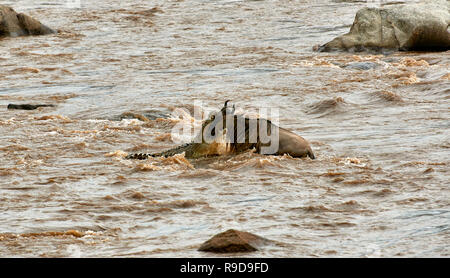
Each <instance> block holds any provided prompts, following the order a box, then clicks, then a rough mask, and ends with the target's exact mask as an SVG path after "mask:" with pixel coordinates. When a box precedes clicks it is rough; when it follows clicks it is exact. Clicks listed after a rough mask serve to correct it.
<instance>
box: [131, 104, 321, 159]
mask: <svg viewBox="0 0 450 278" xmlns="http://www.w3.org/2000/svg"><path fill="white" fill-rule="evenodd" d="M228 102H229V100H227V101H225V104H224V106H223V107H222V109H221V110H220V111H219V112H216V113H213V114H212V115H211V116H210V117H209V118H208V119H207V120H205V121H204V122H203V123H202V128H201V132H199V133H198V134H197V135H196V137H195V138H194V140H193V141H192V142H190V143H186V144H183V145H180V146H178V147H175V148H172V149H169V150H166V151H163V152H159V153H133V154H129V155H127V156H126V158H127V159H140V160H144V159H147V158H149V157H169V156H173V155H175V154H181V153H183V152H184V155H185V157H186V158H199V157H206V156H216V155H221V154H237V153H241V152H244V151H247V150H251V149H255V151H256V152H257V153H261V154H269V155H270V154H271V155H283V154H289V155H291V156H293V157H306V156H309V157H310V158H311V159H315V156H314V153H313V151H312V149H311V147H310V145H309V143H308V142H307V141H306V140H305V139H304V138H303V137H301V136H299V135H297V134H295V133H293V132H291V131H289V130H286V129H284V128H281V127H278V126H277V125H275V124H273V123H272V122H271V121H270V120H267V119H263V118H257V119H250V118H247V117H245V116H243V115H237V114H234V112H235V106H234V105H233V107H229V106H228ZM230 124H231V125H230ZM229 126H230V128H228V127H229ZM223 138H225V139H224V140H220V139H223ZM217 139H219V140H217ZM224 143H225V150H224V148H223V145H224Z"/></svg>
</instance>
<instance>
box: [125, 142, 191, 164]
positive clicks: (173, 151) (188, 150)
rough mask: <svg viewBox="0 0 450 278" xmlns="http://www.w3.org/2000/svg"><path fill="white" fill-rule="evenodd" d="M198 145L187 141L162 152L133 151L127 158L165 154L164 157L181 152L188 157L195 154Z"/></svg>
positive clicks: (142, 158) (144, 157)
mask: <svg viewBox="0 0 450 278" xmlns="http://www.w3.org/2000/svg"><path fill="white" fill-rule="evenodd" d="M197 145H199V144H198V143H193V142H191V143H186V144H183V145H181V146H178V147H175V148H172V149H169V150H166V151H163V152H160V153H132V154H129V155H127V156H126V157H125V158H126V159H139V160H145V159H147V158H149V157H159V156H163V157H169V156H173V155H176V154H180V153H183V152H184V153H185V155H186V157H191V156H193V155H194V153H195V151H196V149H197V147H198V146H197Z"/></svg>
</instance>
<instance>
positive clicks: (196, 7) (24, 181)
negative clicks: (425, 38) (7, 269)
mask: <svg viewBox="0 0 450 278" xmlns="http://www.w3.org/2000/svg"><path fill="white" fill-rule="evenodd" d="M3 2H4V3H3V4H6V5H11V6H12V7H13V8H14V9H16V10H17V11H19V12H25V13H27V14H29V15H31V16H33V17H35V18H37V19H39V20H41V21H42V22H43V23H45V24H47V25H48V26H50V27H52V28H55V29H57V30H58V31H59V32H58V33H57V34H54V35H48V36H40V37H20V38H5V39H1V40H0V256H1V257H211V256H222V255H213V254H209V253H202V252H199V251H197V248H198V247H199V246H200V245H201V243H203V242H204V241H206V240H207V239H209V238H210V237H212V236H213V235H214V234H217V233H219V232H222V231H224V230H227V229H231V228H234V229H238V230H244V231H248V232H252V233H255V234H258V235H260V236H263V237H266V238H268V239H271V240H274V241H276V242H277V244H273V245H268V246H265V247H263V248H262V250H261V251H258V252H255V253H248V254H244V255H238V254H235V255H232V256H246V257H323V256H326V257H344V256H345V257H372V256H373V257H448V256H450V182H449V180H450V172H449V166H450V159H449V158H450V137H449V136H450V110H449V107H450V71H449V66H450V52H449V51H447V52H398V53H385V54H368V53H353V54H351V53H316V52H313V50H312V47H313V46H314V45H317V44H322V43H325V42H327V41H329V40H331V39H332V38H333V37H335V36H337V35H339V34H342V33H345V32H347V30H348V29H349V27H350V26H351V24H352V22H353V18H354V14H355V13H356V11H357V10H358V9H360V8H361V7H364V6H366V5H367V3H364V1H331V0H330V1H326V0H323V1H268V0H264V1H226V0H224V1H220V0H217V1H200V0H191V1H187V0H186V1H182V0H181V1H145V2H144V1H135V0H132V1H126V2H124V1H118V0H117V1H115V0H98V1H81V2H80V3H81V6H80V7H78V8H71V7H68V6H67V3H66V1H24V0H19V1H3ZM75 2H76V1H75ZM381 2H382V3H384V4H390V3H391V2H399V1H381ZM400 2H401V1H400ZM371 3H372V4H373V3H375V2H374V1H371ZM376 5H378V6H379V5H380V4H379V3H377V4H376ZM226 99H231V100H232V101H233V103H235V105H236V109H237V111H240V112H249V111H258V109H259V108H260V107H272V108H276V109H278V110H279V125H280V126H282V127H285V128H287V129H289V130H292V131H294V132H296V133H297V134H299V135H301V136H303V137H304V138H305V139H307V140H308V141H309V142H310V143H311V146H312V148H313V150H314V152H315V155H316V159H315V160H311V159H309V158H303V159H301V158H291V157H289V156H263V155H259V154H255V153H252V152H246V153H242V154H239V155H235V156H222V157H217V158H204V159H195V160H188V159H186V158H184V157H183V155H178V156H175V157H170V158H150V159H148V160H145V161H133V160H125V159H123V156H124V154H125V153H131V152H157V151H161V150H164V149H168V148H171V147H173V146H175V145H176V144H175V143H174V142H172V141H171V137H170V132H171V128H172V127H173V126H174V123H176V122H177V121H179V120H177V119H175V118H173V117H170V113H171V111H172V110H173V109H175V108H187V109H188V110H189V109H190V110H192V108H193V107H194V102H195V101H201V102H202V104H203V106H204V108H208V109H217V108H219V107H221V105H223V102H224V101H225V100H226ZM9 103H48V104H55V107H41V108H38V109H37V110H32V111H23V110H7V109H6V106H7V105H8V104H9ZM124 112H133V113H141V114H144V115H147V118H148V119H149V120H148V121H141V120H139V119H128V118H125V119H122V118H120V115H121V114H122V113H124Z"/></svg>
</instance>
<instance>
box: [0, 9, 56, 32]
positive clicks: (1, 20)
mask: <svg viewBox="0 0 450 278" xmlns="http://www.w3.org/2000/svg"><path fill="white" fill-rule="evenodd" d="M52 33H55V31H54V30H52V29H51V28H49V27H47V26H45V25H43V24H42V23H40V22H39V21H37V20H36V19H34V18H32V17H30V16H28V15H26V14H23V13H17V12H16V11H14V9H13V8H10V7H8V6H4V5H0V38H1V37H17V36H27V35H47V34H52Z"/></svg>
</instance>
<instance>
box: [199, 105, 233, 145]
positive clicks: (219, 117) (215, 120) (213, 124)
mask: <svg viewBox="0 0 450 278" xmlns="http://www.w3.org/2000/svg"><path fill="white" fill-rule="evenodd" d="M228 102H230V100H227V101H225V104H224V105H223V107H222V109H220V111H218V112H214V113H211V114H210V116H209V118H208V119H207V120H205V121H204V122H203V124H202V132H203V135H204V136H205V135H206V136H207V137H209V136H211V137H215V136H216V131H220V132H223V131H224V130H225V129H226V128H227V123H226V119H227V117H233V115H234V112H235V110H236V108H235V106H234V104H233V106H232V107H230V106H229V105H228ZM205 129H206V130H205Z"/></svg>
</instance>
